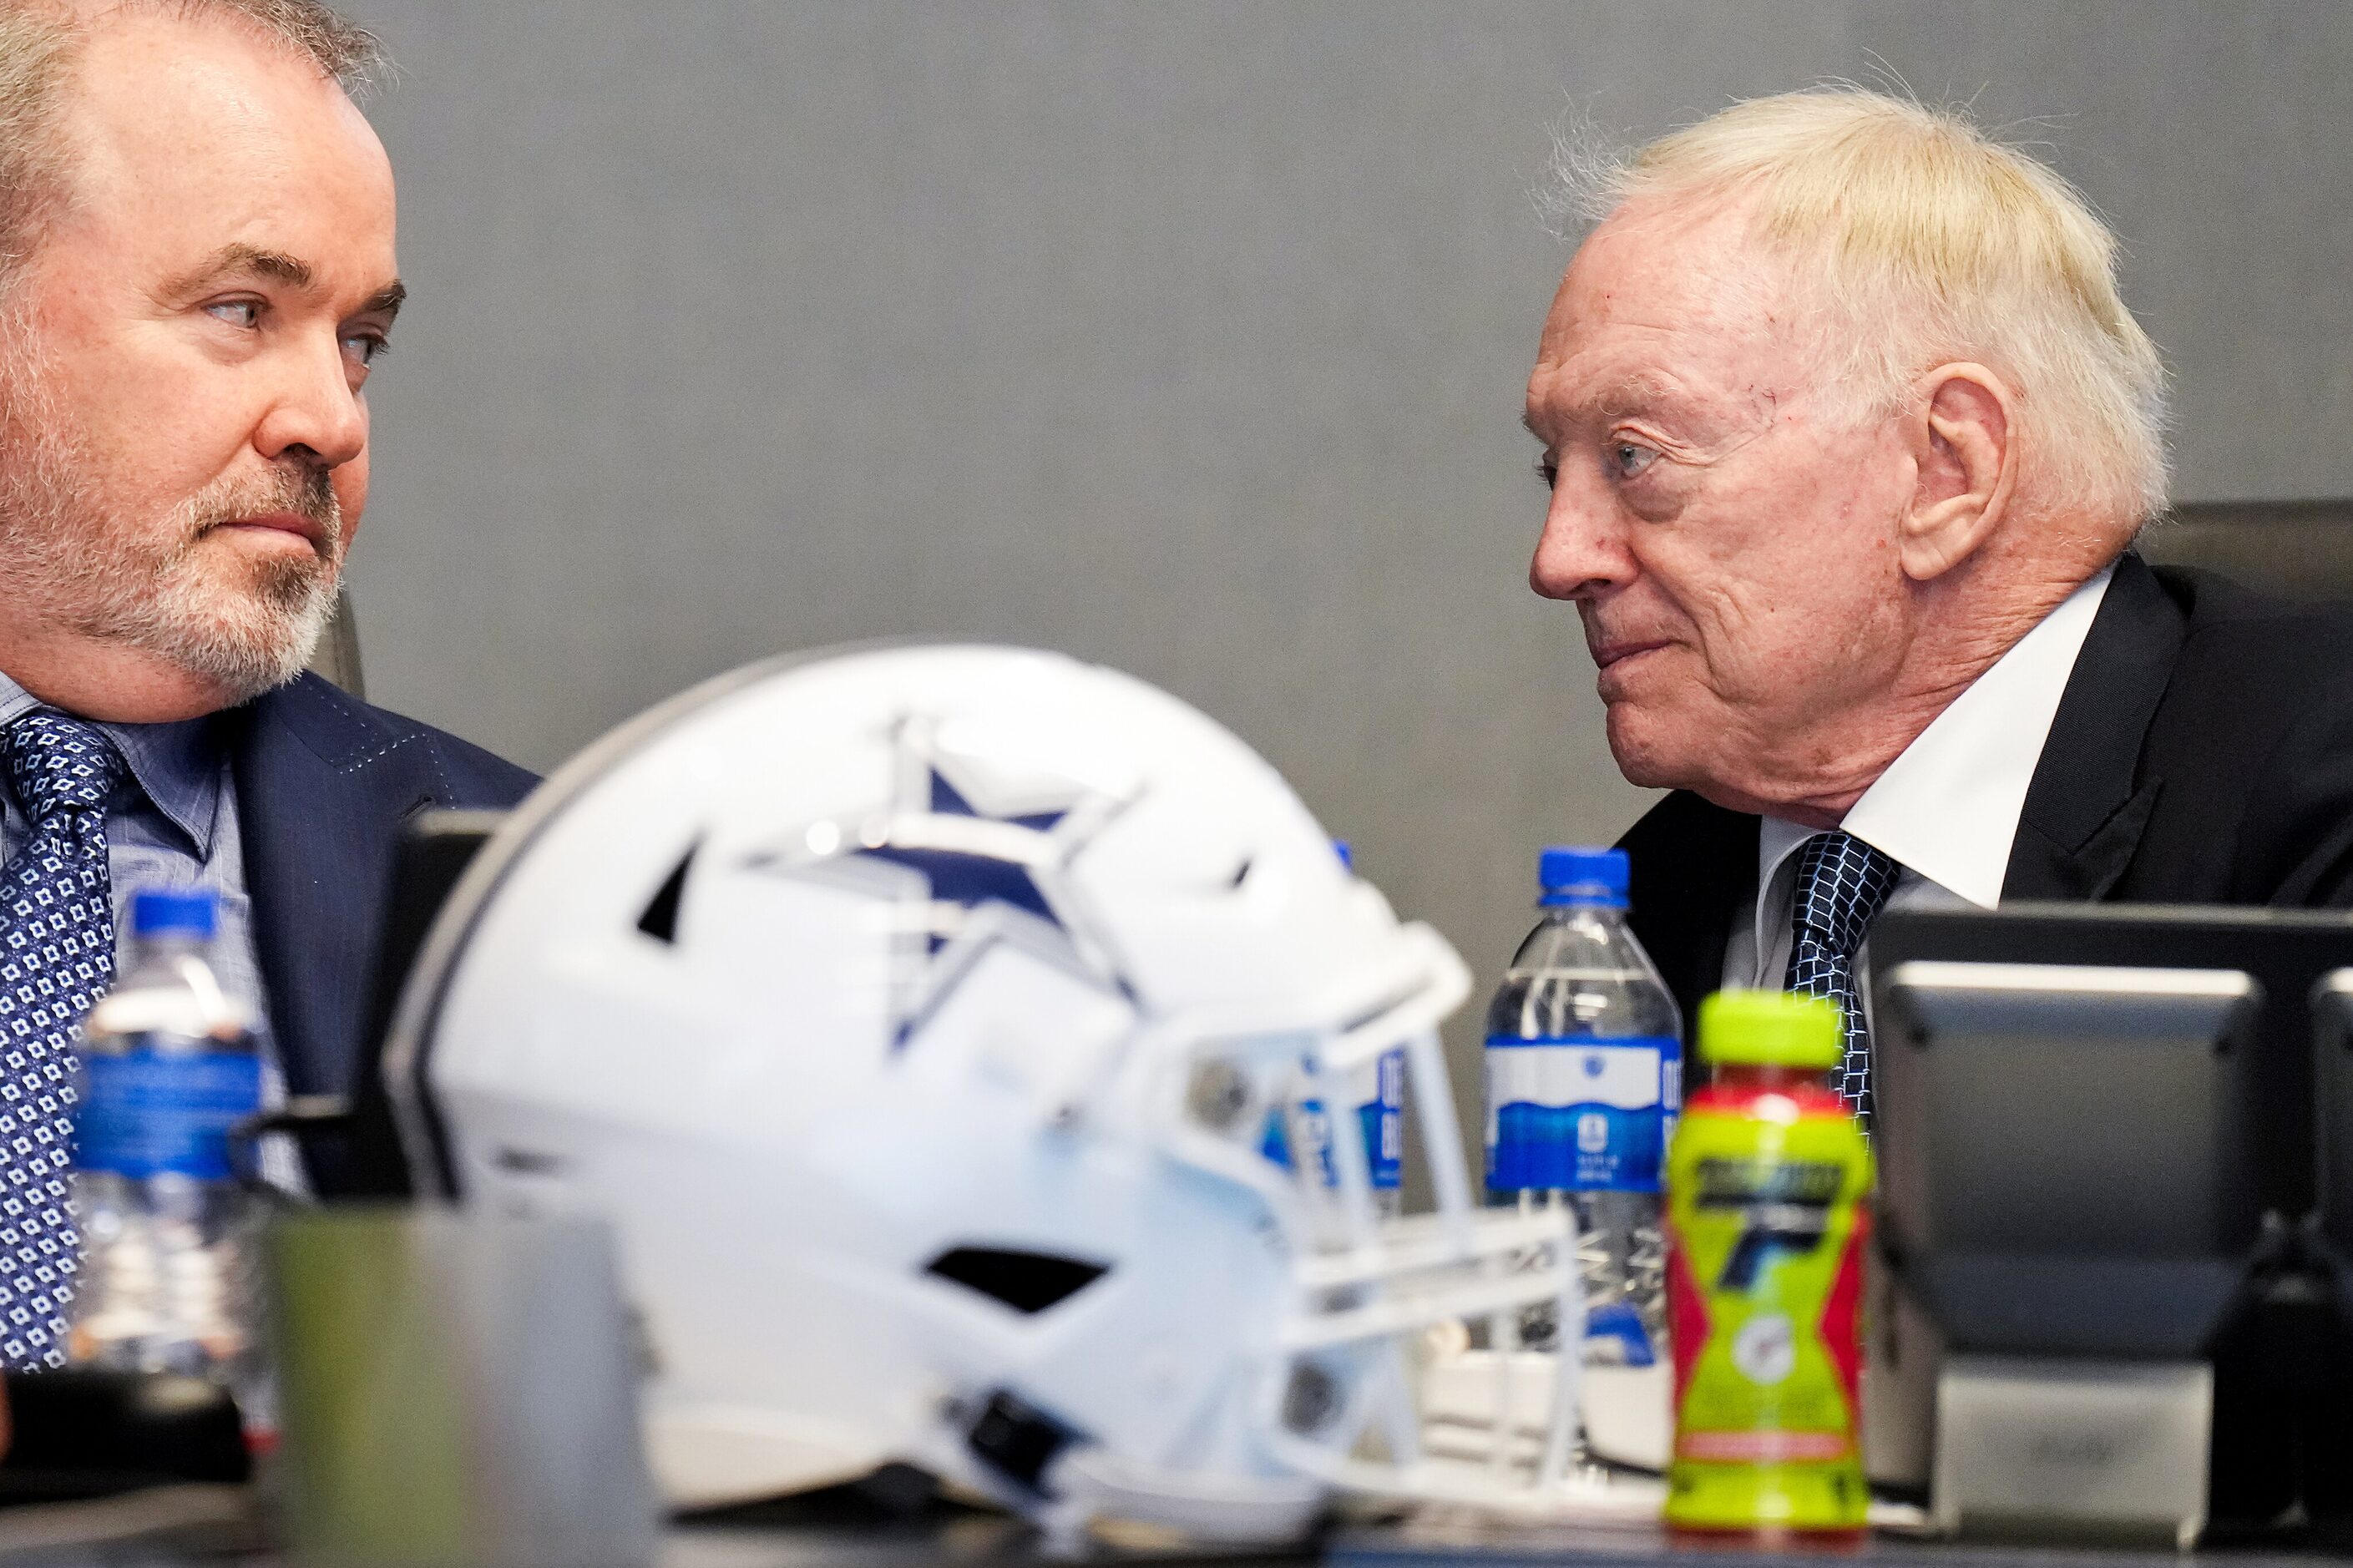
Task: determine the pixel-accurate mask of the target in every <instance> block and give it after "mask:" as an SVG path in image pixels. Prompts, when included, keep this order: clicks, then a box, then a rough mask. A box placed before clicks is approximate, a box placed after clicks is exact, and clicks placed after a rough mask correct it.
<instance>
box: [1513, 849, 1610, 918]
mask: <svg viewBox="0 0 2353 1568" xmlns="http://www.w3.org/2000/svg"><path fill="white" fill-rule="evenodd" d="M1536 877H1537V880H1538V881H1539V883H1540V884H1541V886H1542V893H1541V895H1540V896H1539V897H1538V898H1537V900H1536V902H1537V903H1538V904H1540V905H1559V904H1599V905H1601V906H1603V907H1604V908H1608V909H1613V910H1622V909H1624V908H1625V907H1626V880H1627V864H1626V851H1624V850H1623V849H1594V848H1589V847H1584V846H1581V845H1573V844H1556V845H1553V846H1552V847H1550V848H1548V849H1546V851H1545V852H1544V854H1543V856H1542V857H1541V858H1539V859H1538V860H1537V862H1536Z"/></svg>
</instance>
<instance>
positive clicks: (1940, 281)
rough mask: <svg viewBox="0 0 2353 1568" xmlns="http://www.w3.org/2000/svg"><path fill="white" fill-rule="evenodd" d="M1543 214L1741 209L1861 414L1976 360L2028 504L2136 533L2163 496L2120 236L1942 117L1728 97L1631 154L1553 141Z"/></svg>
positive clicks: (2050, 178) (1813, 94)
mask: <svg viewBox="0 0 2353 1568" xmlns="http://www.w3.org/2000/svg"><path fill="white" fill-rule="evenodd" d="M1555 174H1556V188H1555V189H1554V190H1553V191H1552V192H1550V193H1548V198H1549V199H1548V201H1547V204H1546V205H1550V206H1552V207H1553V208H1554V209H1555V210H1556V212H1557V213H1559V214H1561V215H1564V216H1581V217H1583V218H1585V219H1587V220H1599V219H1602V218H1606V217H1607V216H1609V215H1610V214H1612V213H1614V212H1617V211H1619V210H1620V209H1621V208H1624V207H1626V206H1627V205H1629V204H1640V205H1641V206H1643V207H1651V206H1653V205H1657V206H1661V207H1671V208H1673V209H1678V210H1680V209H1683V208H1685V207H1688V206H1700V205H1705V204H1708V203H1710V202H1719V203H1738V204H1744V205H1746V206H1747V208H1748V211H1749V215H1750V221H1751V222H1752V223H1753V225H1754V226H1755V230H1756V233H1757V236H1758V237H1759V238H1760V239H1762V240H1764V241H1765V242H1767V244H1770V245H1773V246H1776V247H1779V248H1781V249H1783V250H1785V251H1787V252H1788V253H1789V254H1790V255H1791V256H1792V258H1794V259H1795V260H1796V261H1797V262H1798V263H1799V268H1800V276H1801V278H1803V279H1806V280H1807V281H1808V282H1809V283H1810V284H1811V285H1812V286H1813V287H1814V288H1815V289H1817V290H1818V291H1819V298H1820V303H1821V305H1822V306H1824V307H1825V308H1826V310H1827V311H1828V312H1829V314H1830V317H1831V320H1830V321H1828V322H1826V323H1825V329H1826V347H1827V348H1828V349H1829V350H1830V353H1831V358H1830V360H1829V363H1827V365H1826V367H1825V368H1826V370H1827V372H1828V374H1831V376H1833V377H1837V378H1839V379H1840V380H1841V381H1842V382H1843V383H1844V384H1847V385H1850V386H1852V387H1853V388H1855V389H1856V392H1857V393H1858V394H1859V395H1861V396H1862V397H1863V398H1865V399H1867V400H1868V402H1869V405H1870V406H1872V407H1873V409H1875V410H1877V411H1881V412H1893V411H1894V410H1895V409H1897V408H1900V407H1902V406H1903V405H1904V404H1905V400H1906V398H1907V396H1908V395H1909V394H1910V393H1911V391H1912V389H1913V388H1914V386H1915V384H1916V382H1917V380H1918V378H1919V377H1920V376H1921V375H1922V374H1925V373H1926V372H1927V371H1930V370H1933V369H1934V368H1935V367H1936V366H1937V365H1938V364H1942V363H1951V362H1954V361H1957V360H1973V361H1976V362H1978V363H1983V364H1985V365H1987V366H1988V367H1989V368H1990V369H1992V370H1993V371H1994V372H1995V373H1996V374H2000V376H2001V377H2003V379H2004V380H2006V381H2007V382H2008V383H2009V384H2010V386H2011V388H2012V390H2013V391H2014V392H2015V393H2016V395H2017V396H2018V398H2019V403H2020V420H2019V423H2020V424H2021V426H2023V429H2022V430H2021V432H2020V437H2021V439H2022V441H2023V442H2024V447H2025V451H2026V453H2027V454H2028V458H2029V460H2028V461H2027V462H2026V463H2025V464H2024V465H2023V466H2022V468H2021V479H2020V490H2021V496H2020V499H2021V502H2023V503H2025V504H2027V505H2029V506H2031V507H2032V508H2033V509H2034V510H2040V511H2044V512H2048V513H2052V514H2054V515H2063V516H2073V517H2078V518H2081V517H2084V516H2086V515H2087V514H2088V515H2090V516H2094V517H2100V518H2106V519H2113V520H2115V521H2117V522H2120V523H2124V524H2138V523H2140V522H2142V521H2146V520H2147V519H2148V518H2149V517H2151V516H2153V515H2155V514H2156V513H2158V511H2161V510H2163V509H2164V506H2165V499H2166V453H2165V434H2166V425H2167V406H2166V379H2167V378H2166V373H2165V366H2164V363H2163V362H2162V361H2161V360H2160V359H2159V358H2158V352H2157V347H2156V345H2155V344H2154V343H2152V342H2150V341H2149V338H2148V334H2147V332H2145V331H2142V330H2141V326H2140V323H2139V322H2137V321H2135V320H2134V319H2133V316H2132V312H2131V311H2129V310H2126V308H2125V304H2124V300H2123V299H2122V298H2121V297H2120V296H2119V294H2118V292H2117V289H2116V256H2117V244H2116V236H2115V235H2114V234H2113V233H2112V232H2110V230H2109V229H2108V227H2107V226H2106V225H2105V224H2104V223H2102V222H2101V221H2100V218H2099V216H2097V215H2096V214H2095V213H2094V212H2093V210H2092V208H2091V205H2090V204H2089V203H2087V202H2086V201H2085V200H2084V197H2083V196H2082V195H2080V194H2078V193H2077V192H2076V191H2075V189H2074V188H2073V186H2071V185H2070V184H2068V183H2067V182H2066V181H2065V180H2064V179H2063V178H2062V177H2061V176H2060V175H2059V174H2057V173H2055V172H2054V171H2053V170H2052V168H2051V167H2050V166H2049V165H2047V164H2045V163H2042V161H2040V160H2039V159H2037V158H2035V157H2033V156H2031V155H2030V154H2029V153H2025V152H2023V151H2021V149H2019V148H2017V147H2015V146H2010V145H2006V144H2004V143H2002V142H1998V141H1996V140H1994V139H1993V138H1992V137H1991V136H1989V135H1988V134H1987V133H1986V132H1983V131H1982V130H1980V129H1978V127H1977V126H1976V125H1974V124H1972V123H1970V121H1968V119H1966V118H1965V117H1963V116H1962V115H1961V114H1960V113H1958V112H1957V111H1954V110H1942V109H1930V108H1927V107H1926V106H1924V105H1922V104H1919V103H1916V102H1913V101H1910V100H1905V99H1902V98H1896V97H1893V96H1890V95H1888V94H1885V93H1880V92H1873V91H1868V90H1865V89H1860V88H1852V87H1828V88H1819V89H1812V90H1809V91H1805V92H1791V93H1783V94H1779V95H1778V96H1775V97H1771V98H1758V99H1752V100H1748V101H1746V102H1744V103H1737V104H1735V105H1734V106H1733V107H1731V108H1730V109H1726V110H1723V111H1722V112H1720V113H1718V114H1715V115H1713V116H1711V117H1710V118H1708V119H1706V120H1704V121H1700V122H1699V123H1698V124H1696V125H1693V126H1690V127H1688V128H1686V129H1684V130H1682V131H1677V132H1673V133H1672V134H1671V135H1668V136H1665V137H1662V138H1661V139H1660V140H1658V141H1656V142H1651V143H1650V144H1649V145H1648V146H1646V147H1643V148H1641V150H1639V151H1638V152H1636V153H1633V154H1632V155H1631V156H1629V157H1618V156H1612V155H1608V154H1604V153H1597V152H1596V151H1595V149H1594V147H1593V145H1592V143H1591V142H1590V140H1589V139H1587V138H1583V137H1568V138H1564V139H1563V142H1562V144H1561V147H1560V153H1559V155H1558V156H1557V157H1556V159H1555Z"/></svg>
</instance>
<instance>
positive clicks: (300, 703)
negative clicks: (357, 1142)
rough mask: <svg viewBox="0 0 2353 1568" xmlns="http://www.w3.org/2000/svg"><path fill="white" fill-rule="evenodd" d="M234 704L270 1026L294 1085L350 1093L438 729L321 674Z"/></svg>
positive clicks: (235, 762) (249, 876)
mask: <svg viewBox="0 0 2353 1568" xmlns="http://www.w3.org/2000/svg"><path fill="white" fill-rule="evenodd" d="M234 717H235V719H236V721H237V724H236V727H235V728H234V729H233V730H232V731H231V739H230V743H229V744H230V750H229V755H230V769H231V773H232V776H233V777H234V778H235V780H236V784H237V814H238V821H239V826H240V827H241V829H242V837H243V839H244V848H245V882H246V891H247V894H248V897H249V898H250V899H251V900H252V905H253V945H254V956H255V959H256V961H257V962H258V963H259V966H260V970H261V979H262V985H263V987H264V989H265V990H266V992H267V993H268V995H269V1022H270V1033H271V1035H272V1037H274V1039H275V1040H276V1042H277V1047H278V1051H279V1056H280V1061H281V1062H282V1064H283V1066H284V1069H285V1072H286V1079H287V1087H288V1089H290V1090H291V1091H292V1092H294V1093H298V1094H341V1093H343V1092H345V1091H346V1090H347V1089H349V1087H350V1085H349V1081H348V1080H349V1077H350V1074H351V1071H352V1068H353V1059H354V1054H355V1051H356V1038H355V1037H356V1035H357V1032H358V1029H359V1019H360V1010H361V1007H362V1005H363V1002H364V998H365V996H366V994H367V987H368V984H369V982H370V978H371V968H372V965H373V963H374V962H375V953H374V952H373V948H374V944H375V931H376V926H377V921H378V914H379V910H378V908H377V906H378V904H379V903H380V902H381V900H382V898H383V892H384V882H385V876H386V874H387V871H388V868H389V867H390V865H391V857H392V847H393V843H394V840H395V837H396V835H397V834H398V832H399V828H400V824H401V822H402V821H403V820H404V819H405V818H406V817H407V816H409V815H411V814H412V813H413V812H414V811H415V810H416V809H417V807H418V806H420V805H425V804H426V803H427V802H428V801H430V800H431V799H433V798H434V796H435V794H436V787H435V786H436V784H437V783H438V770H437V768H436V766H435V759H434V756H433V752H432V750H431V747H430V744H429V742H427V740H426V738H424V737H421V736H413V735H411V736H402V735H399V734H396V733H395V732H393V731H390V730H388V729H387V728H386V727H385V726H384V725H383V724H381V723H380V722H377V721H375V719H374V717H373V715H372V714H371V713H370V712H369V710H366V709H364V708H363V707H361V706H359V705H358V704H357V703H356V702H354V701H353V700H352V699H350V698H347V697H345V696H343V693H341V692H339V691H337V690H336V689H334V688H333V687H332V686H329V685H328V684H327V683H326V682H325V681H323V680H321V679H319V678H318V677H316V676H311V675H305V676H303V677H302V678H301V679H299V680H297V681H295V682H294V683H293V684H292V685H290V686H285V687H281V688H280V689H278V690H276V691H272V692H269V693H268V694H267V695H265V696H262V697H259V698H257V699H256V700H254V701H252V702H250V703H248V704H247V705H246V706H245V707H243V708H241V709H239V710H236V713H235V715H234Z"/></svg>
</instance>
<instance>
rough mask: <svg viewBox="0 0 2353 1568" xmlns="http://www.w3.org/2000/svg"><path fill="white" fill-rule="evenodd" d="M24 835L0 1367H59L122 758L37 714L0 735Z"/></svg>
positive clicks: (107, 968)
mask: <svg viewBox="0 0 2353 1568" xmlns="http://www.w3.org/2000/svg"><path fill="white" fill-rule="evenodd" d="M0 762H5V763H6V765H7V769H8V779H9V782H10V783H11V784H14V785H15V786H16V800H17V804H19V805H22V806H23V807H24V810H25V816H26V820H27V822H28V823H29V824H30V826H31V831H30V832H29V833H28V834H26V838H25V842H24V843H23V845H21V846H20V847H18V848H17V850H16V856H15V858H12V859H11V860H9V862H8V864H7V865H6V866H5V867H0V1176H5V1181H0V1363H5V1365H6V1366H7V1367H8V1368H9V1369H10V1370H11V1371H16V1370H19V1369H23V1368H26V1367H34V1366H61V1365H63V1364H64V1363H65V1359H66V1352H65V1310H66V1303H67V1302H69V1301H70V1300H73V1271H74V1253H75V1250H76V1248H77V1247H79V1239H78V1238H77V1237H75V1235H74V1228H73V1215H72V1212H71V1210H70V1209H69V1207H68V1202H67V1200H68V1197H69V1193H70V1191H71V1188H70V1187H69V1184H68V1180H67V1174H68V1156H69V1150H70V1149H71V1147H72V1141H73V1086H72V1078H73V1072H74V1068H75V1066H76V1064H75V1061H74V1055H73V1047H74V1036H75V1032H76V1031H77V1030H79V1028H80V1027H81V1020H82V1015H83V1014H85V1013H87V1012H89V1011H90V1004H91V1003H93V1002H95V1001H97V1000H98V999H99V998H100V996H102V995H104V994H106V988H107V987H108V986H109V985H110V984H112V983H113V980H114V906H113V900H112V898H111V891H110V889H109V885H108V879H107V869H106V797H107V796H108V795H111V794H112V793H113V792H114V786H115V784H116V783H117V782H119V781H120V780H121V777H122V773H123V763H122V755H121V752H117V751H116V750H115V749H114V744H113V742H111V741H109V740H108V739H107V738H106V737H105V735H103V734H101V733H100V731H98V730H96V729H94V728H92V727H91V726H90V725H88V724H85V723H83V722H82V721H79V720H78V719H69V718H67V717H66V716H65V715H64V714H62V713H59V712H57V711H55V710H51V709H47V708H37V709H35V710H32V711H31V712H29V713H26V714H25V715H24V716H23V717H21V718H19V719H18V720H16V722H14V723H12V724H10V725H9V726H8V728H7V731H6V732H5V734H0Z"/></svg>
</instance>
